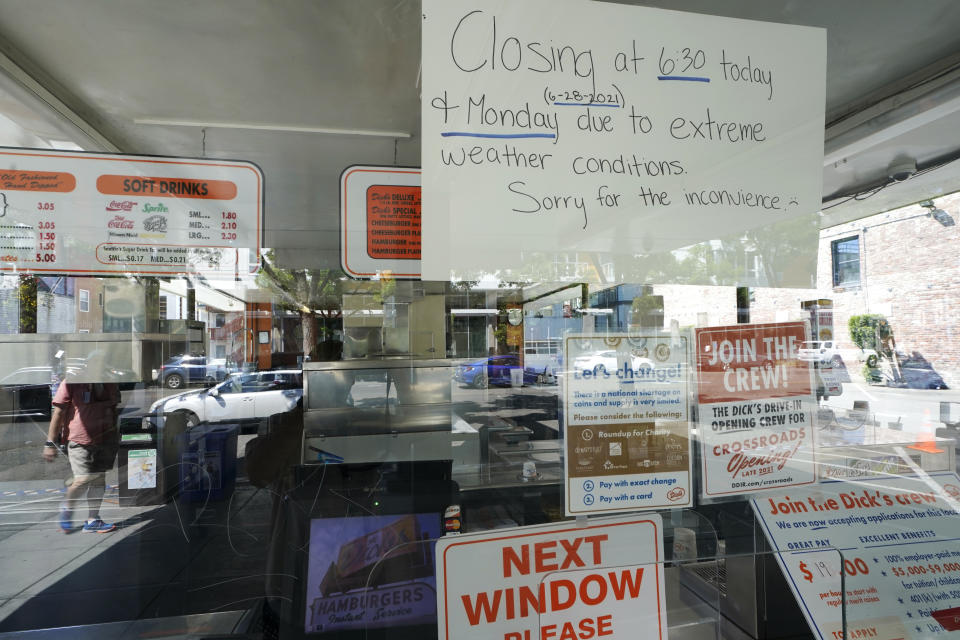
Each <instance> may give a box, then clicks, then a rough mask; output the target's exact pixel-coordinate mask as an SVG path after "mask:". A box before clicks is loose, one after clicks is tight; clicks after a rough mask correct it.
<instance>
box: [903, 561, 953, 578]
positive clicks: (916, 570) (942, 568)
mask: <svg viewBox="0 0 960 640" xmlns="http://www.w3.org/2000/svg"><path fill="white" fill-rule="evenodd" d="M890 571H891V572H892V573H893V575H895V576H897V577H898V578H903V577H905V576H923V575H927V574H928V573H947V572H950V571H960V562H945V563H943V564H933V563H930V564H927V565H922V564H913V565H906V566H901V567H890Z"/></svg>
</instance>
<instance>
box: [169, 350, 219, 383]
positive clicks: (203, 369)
mask: <svg viewBox="0 0 960 640" xmlns="http://www.w3.org/2000/svg"><path fill="white" fill-rule="evenodd" d="M226 377H227V361H226V359H224V358H207V357H206V356H199V355H188V354H184V355H178V356H173V357H171V358H170V359H169V360H167V361H166V362H165V363H163V366H161V367H160V369H158V370H156V371H154V376H153V378H154V380H156V381H157V383H158V384H160V385H161V386H164V387H167V388H168V389H182V388H183V387H186V386H188V385H191V384H200V383H204V384H207V385H213V384H216V383H218V382H222V381H223V380H224V379H225V378H226Z"/></svg>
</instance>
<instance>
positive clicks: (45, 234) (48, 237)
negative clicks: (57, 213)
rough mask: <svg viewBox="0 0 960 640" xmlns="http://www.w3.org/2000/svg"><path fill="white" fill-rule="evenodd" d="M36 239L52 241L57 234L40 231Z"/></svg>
mask: <svg viewBox="0 0 960 640" xmlns="http://www.w3.org/2000/svg"><path fill="white" fill-rule="evenodd" d="M37 237H38V238H40V240H51V241H52V240H56V239H57V234H56V233H54V232H52V231H41V232H40V233H38V234H37Z"/></svg>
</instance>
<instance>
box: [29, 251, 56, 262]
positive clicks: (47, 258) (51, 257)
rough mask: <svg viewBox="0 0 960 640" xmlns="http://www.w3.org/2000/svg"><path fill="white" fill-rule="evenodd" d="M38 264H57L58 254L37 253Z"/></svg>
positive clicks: (35, 255)
mask: <svg viewBox="0 0 960 640" xmlns="http://www.w3.org/2000/svg"><path fill="white" fill-rule="evenodd" d="M34 257H35V258H36V261H37V262H56V261H57V254H55V253H37V254H34Z"/></svg>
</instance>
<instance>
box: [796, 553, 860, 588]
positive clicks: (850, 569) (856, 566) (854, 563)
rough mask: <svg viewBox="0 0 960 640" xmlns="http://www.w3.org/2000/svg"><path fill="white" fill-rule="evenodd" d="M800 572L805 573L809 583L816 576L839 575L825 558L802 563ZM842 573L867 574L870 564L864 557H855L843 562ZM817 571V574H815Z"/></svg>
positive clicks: (804, 576) (830, 576) (852, 574)
mask: <svg viewBox="0 0 960 640" xmlns="http://www.w3.org/2000/svg"><path fill="white" fill-rule="evenodd" d="M799 566H800V573H802V574H803V579H804V580H806V581H807V582H809V583H811V584H812V583H813V580H814V577H819V578H833V577H834V576H836V575H837V571H836V569H834V568H832V567H831V566H830V565H829V564H828V563H827V562H824V561H823V560H817V561H816V562H812V563H810V564H807V563H806V562H801V563H800V565H799ZM842 567H843V568H842V573H843V574H845V575H848V576H857V575H860V576H865V575H869V573H870V566H869V565H868V564H867V562H866V561H865V560H864V559H863V558H853V559H847V560H844V561H843V564H842ZM814 571H816V574H814Z"/></svg>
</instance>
